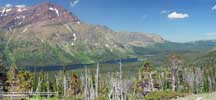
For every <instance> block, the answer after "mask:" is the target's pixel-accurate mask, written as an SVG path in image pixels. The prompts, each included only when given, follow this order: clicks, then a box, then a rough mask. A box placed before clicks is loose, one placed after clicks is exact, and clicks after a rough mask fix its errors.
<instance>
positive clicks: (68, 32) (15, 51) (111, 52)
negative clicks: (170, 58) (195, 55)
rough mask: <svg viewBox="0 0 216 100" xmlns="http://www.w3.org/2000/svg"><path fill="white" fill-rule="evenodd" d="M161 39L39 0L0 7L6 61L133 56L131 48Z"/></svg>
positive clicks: (66, 61) (79, 60)
mask: <svg viewBox="0 0 216 100" xmlns="http://www.w3.org/2000/svg"><path fill="white" fill-rule="evenodd" d="M164 42H165V40H164V39H163V38H161V37H160V36H158V35H153V34H147V33H138V32H115V31H113V30H111V29H110V28H108V27H106V26H103V25H91V24H87V23H85V22H82V21H81V20H80V19H79V18H78V17H77V16H75V15H74V14H72V13H71V12H70V11H68V10H66V9H64V8H63V7H61V6H58V5H55V4H51V3H47V2H45V3H41V4H38V5H34V6H29V7H1V8H0V47H1V48H0V52H2V53H3V57H4V60H5V63H6V64H10V63H16V64H18V65H21V66H29V65H56V64H58V65H60V64H61V65H63V64H71V63H90V62H96V61H102V60H109V59H118V58H125V57H133V56H135V55H136V54H135V52H134V49H133V47H140V48H143V47H147V46H151V45H154V44H156V43H164Z"/></svg>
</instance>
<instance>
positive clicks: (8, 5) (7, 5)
mask: <svg viewBox="0 0 216 100" xmlns="http://www.w3.org/2000/svg"><path fill="white" fill-rule="evenodd" d="M12 6H13V5H12V4H9V3H8V4H6V5H5V7H8V8H9V7H12Z"/></svg>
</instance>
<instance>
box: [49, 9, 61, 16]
mask: <svg viewBox="0 0 216 100" xmlns="http://www.w3.org/2000/svg"><path fill="white" fill-rule="evenodd" d="M49 10H51V11H54V12H55V13H56V14H57V15H58V16H60V14H59V11H58V9H57V8H52V7H50V8H49Z"/></svg>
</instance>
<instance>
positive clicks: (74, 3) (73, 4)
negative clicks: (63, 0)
mask: <svg viewBox="0 0 216 100" xmlns="http://www.w3.org/2000/svg"><path fill="white" fill-rule="evenodd" d="M79 2H80V0H72V1H71V2H70V6H71V7H74V6H76V5H77V4H78V3H79Z"/></svg>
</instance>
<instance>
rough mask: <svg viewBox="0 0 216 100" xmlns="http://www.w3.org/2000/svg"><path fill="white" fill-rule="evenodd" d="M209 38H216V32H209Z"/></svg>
mask: <svg viewBox="0 0 216 100" xmlns="http://www.w3.org/2000/svg"><path fill="white" fill-rule="evenodd" d="M206 35H207V36H216V32H209V33H206Z"/></svg>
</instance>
